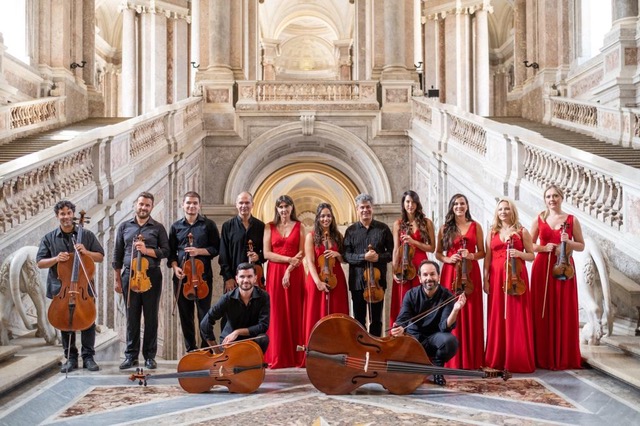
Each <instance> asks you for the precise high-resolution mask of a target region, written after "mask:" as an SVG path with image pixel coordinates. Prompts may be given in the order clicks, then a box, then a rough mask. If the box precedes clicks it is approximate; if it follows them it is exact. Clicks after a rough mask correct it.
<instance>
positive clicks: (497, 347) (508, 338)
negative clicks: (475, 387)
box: [485, 232, 536, 373]
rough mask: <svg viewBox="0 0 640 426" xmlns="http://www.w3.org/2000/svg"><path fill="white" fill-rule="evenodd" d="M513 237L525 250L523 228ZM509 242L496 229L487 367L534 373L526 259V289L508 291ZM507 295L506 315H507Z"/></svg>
mask: <svg viewBox="0 0 640 426" xmlns="http://www.w3.org/2000/svg"><path fill="white" fill-rule="evenodd" d="M518 235H519V237H520V238H518V237H516V236H514V237H513V239H512V240H513V248H515V249H516V250H520V251H523V250H524V244H523V243H522V232H520V233H518ZM506 260H507V243H506V242H504V241H502V240H501V239H500V234H498V233H495V234H494V235H493V237H492V238H491V266H490V269H489V303H488V306H487V311H488V312H487V348H486V353H485V361H486V364H485V366H486V367H491V368H495V369H498V370H503V369H506V370H508V371H510V372H512V373H531V372H533V371H534V370H535V369H536V365H535V358H534V355H533V325H532V319H531V300H530V296H529V277H528V276H527V267H526V264H525V261H524V260H522V259H520V258H516V259H515V260H516V262H520V264H521V268H522V269H521V271H520V277H521V278H522V280H523V281H524V282H525V283H526V287H525V292H524V294H522V295H520V296H509V295H505V292H504V287H503V285H504V282H505V278H506V275H505V274H506V270H505V261H506ZM505 297H506V298H507V304H506V307H507V315H506V319H505V312H504V311H505Z"/></svg>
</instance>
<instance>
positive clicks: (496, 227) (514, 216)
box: [491, 197, 522, 233]
mask: <svg viewBox="0 0 640 426" xmlns="http://www.w3.org/2000/svg"><path fill="white" fill-rule="evenodd" d="M501 203H507V204H509V207H510V208H511V222H512V224H513V227H514V228H515V229H516V231H520V229H521V228H522V224H521V223H520V219H519V216H518V209H517V208H516V203H515V202H514V201H513V200H512V199H511V198H508V197H502V198H500V199H498V202H497V203H496V209H495V211H494V213H493V223H492V224H491V232H493V233H497V232H500V229H502V221H501V220H500V218H499V217H498V209H499V208H500V204H501Z"/></svg>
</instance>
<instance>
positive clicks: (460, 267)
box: [451, 237, 473, 295]
mask: <svg viewBox="0 0 640 426" xmlns="http://www.w3.org/2000/svg"><path fill="white" fill-rule="evenodd" d="M466 249H467V239H466V238H465V237H462V248H461V249H460V250H466ZM451 291H453V292H454V293H459V292H462V291H464V294H466V295H469V294H471V293H473V282H472V281H471V278H470V277H469V273H468V272H467V259H466V258H462V259H460V262H458V263H457V264H456V276H455V278H454V279H453V283H451Z"/></svg>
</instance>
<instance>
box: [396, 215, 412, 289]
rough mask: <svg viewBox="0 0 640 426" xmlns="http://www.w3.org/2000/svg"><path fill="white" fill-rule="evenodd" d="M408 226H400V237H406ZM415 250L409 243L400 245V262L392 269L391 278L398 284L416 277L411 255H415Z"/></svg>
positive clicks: (404, 224)
mask: <svg viewBox="0 0 640 426" xmlns="http://www.w3.org/2000/svg"><path fill="white" fill-rule="evenodd" d="M410 226H411V225H410V224H408V223H403V224H402V225H401V226H400V236H401V237H402V235H407V233H408V232H409V229H410ZM415 251H416V250H415V248H414V247H413V246H411V245H410V244H409V243H402V261H401V263H400V264H399V265H397V266H395V267H394V268H393V278H394V280H396V281H397V282H399V283H405V282H407V281H411V280H412V279H414V278H415V277H416V267H415V266H414V265H413V262H412V260H413V255H414V254H415Z"/></svg>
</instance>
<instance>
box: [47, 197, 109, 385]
mask: <svg viewBox="0 0 640 426" xmlns="http://www.w3.org/2000/svg"><path fill="white" fill-rule="evenodd" d="M53 211H54V213H55V215H56V218H57V219H58V221H59V222H60V226H59V227H58V228H56V229H54V230H53V231H51V232H49V233H48V234H47V235H45V236H44V237H43V238H42V241H40V247H39V248H38V254H37V256H36V261H37V262H38V268H40V269H45V268H49V275H48V276H47V297H48V298H49V299H52V298H53V297H54V296H56V295H57V294H58V293H59V292H60V290H61V288H62V285H63V283H62V282H61V280H60V275H59V273H58V267H59V266H61V265H65V266H66V265H69V263H73V255H72V254H76V253H79V254H80V255H83V256H87V257H89V258H90V259H91V260H93V261H94V262H102V259H103V258H104V249H103V248H102V246H101V245H100V243H99V242H98V239H97V238H96V236H95V235H94V234H93V232H91V231H89V230H87V229H83V232H82V241H77V240H76V238H77V235H78V231H77V227H76V225H75V224H74V215H75V211H76V206H75V205H74V204H73V203H72V202H71V201H66V200H64V201H59V202H58V203H56V205H55V206H54V207H53ZM80 273H83V271H82V270H81V271H80ZM88 281H89V284H90V285H92V282H93V277H88ZM66 284H67V285H68V284H69V283H66ZM89 292H91V293H93V289H89ZM94 321H95V319H94ZM60 334H61V336H62V349H63V351H64V356H65V358H66V359H67V361H66V362H65V363H64V364H63V365H62V367H61V368H60V372H61V373H68V372H69V371H72V370H75V369H77V368H78V348H77V347H76V332H75V331H61V333H60ZM80 335H81V341H82V352H81V355H82V368H86V369H87V370H89V371H98V370H99V369H100V367H99V366H98V364H96V362H95V360H94V359H93V357H94V355H95V342H96V324H95V322H94V323H93V324H92V325H91V327H89V328H87V329H85V330H81V333H80Z"/></svg>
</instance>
